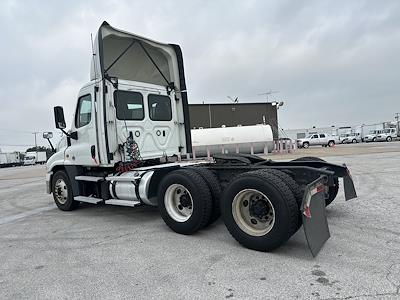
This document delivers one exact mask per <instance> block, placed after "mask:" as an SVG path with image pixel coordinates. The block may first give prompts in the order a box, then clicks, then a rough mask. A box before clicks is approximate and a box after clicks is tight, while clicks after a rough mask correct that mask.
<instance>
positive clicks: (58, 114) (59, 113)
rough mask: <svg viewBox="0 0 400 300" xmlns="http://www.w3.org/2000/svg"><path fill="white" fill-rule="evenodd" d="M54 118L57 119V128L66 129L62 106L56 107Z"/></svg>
mask: <svg viewBox="0 0 400 300" xmlns="http://www.w3.org/2000/svg"><path fill="white" fill-rule="evenodd" d="M54 120H55V121H56V128H58V129H65V128H66V127H67V125H66V124H65V118H64V110H63V108H62V106H55V107H54Z"/></svg>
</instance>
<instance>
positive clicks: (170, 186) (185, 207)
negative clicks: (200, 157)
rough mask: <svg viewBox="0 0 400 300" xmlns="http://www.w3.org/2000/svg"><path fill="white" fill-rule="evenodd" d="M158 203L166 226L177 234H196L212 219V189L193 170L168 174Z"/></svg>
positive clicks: (160, 190)
mask: <svg viewBox="0 0 400 300" xmlns="http://www.w3.org/2000/svg"><path fill="white" fill-rule="evenodd" d="M157 200H158V208H159V211H160V214H161V217H162V218H163V220H164V222H165V224H167V225H168V226H169V228H171V229H172V230H173V231H175V232H177V233H180V234H193V233H195V232H196V231H198V230H199V229H201V228H203V227H204V226H205V225H206V224H207V222H208V221H209V220H210V217H211V212H212V198H211V193H210V189H209V188H208V186H207V183H206V181H205V180H204V179H203V177H202V176H200V175H199V174H198V173H197V172H195V171H193V170H189V169H179V170H175V171H172V172H170V173H168V174H167V175H166V176H165V177H164V178H163V180H162V181H161V182H160V185H159V187H158V194H157Z"/></svg>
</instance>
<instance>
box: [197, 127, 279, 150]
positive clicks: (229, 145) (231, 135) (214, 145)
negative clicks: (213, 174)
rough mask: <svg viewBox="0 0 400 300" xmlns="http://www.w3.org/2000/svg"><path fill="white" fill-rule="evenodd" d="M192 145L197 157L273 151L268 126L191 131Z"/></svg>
mask: <svg viewBox="0 0 400 300" xmlns="http://www.w3.org/2000/svg"><path fill="white" fill-rule="evenodd" d="M191 134H192V145H193V149H194V151H195V153H196V155H197V156H206V155H207V149H208V151H209V152H210V154H216V153H222V152H224V153H235V152H237V151H238V152H240V153H251V148H253V152H254V153H262V152H264V151H265V149H266V148H267V149H268V152H271V151H272V149H273V135H272V129H271V126H269V125H263V124H260V125H251V126H237V127H219V128H204V129H192V131H191Z"/></svg>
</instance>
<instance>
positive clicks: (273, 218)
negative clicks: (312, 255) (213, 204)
mask: <svg viewBox="0 0 400 300" xmlns="http://www.w3.org/2000/svg"><path fill="white" fill-rule="evenodd" d="M221 212H222V216H223V219H224V222H225V225H226V227H227V229H228V231H229V232H230V234H231V235H232V236H233V237H234V238H235V239H236V240H237V241H238V242H239V243H240V244H242V245H243V246H245V247H246V248H249V249H253V250H257V251H271V250H273V249H275V248H277V247H279V246H281V245H282V244H283V243H284V242H286V241H287V240H288V239H289V238H290V237H291V236H292V235H293V234H294V233H295V232H296V230H297V229H298V219H299V213H300V212H299V209H298V206H297V203H296V199H295V197H294V196H293V193H292V192H291V191H290V189H289V187H288V186H287V185H286V183H285V182H284V181H283V180H282V179H281V178H279V177H278V176H276V175H275V174H273V173H269V172H266V171H265V170H262V171H252V172H247V173H244V174H241V175H239V176H237V177H236V178H235V179H233V180H232V181H231V183H230V184H229V185H228V186H227V188H226V189H225V191H224V195H223V199H222V202H221Z"/></svg>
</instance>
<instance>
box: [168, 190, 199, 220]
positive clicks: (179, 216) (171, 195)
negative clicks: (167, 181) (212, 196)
mask: <svg viewBox="0 0 400 300" xmlns="http://www.w3.org/2000/svg"><path fill="white" fill-rule="evenodd" d="M164 205H165V209H166V210H167V213H168V214H169V216H170V217H171V218H172V219H174V220H175V221H177V222H186V221H187V220H189V218H190V217H191V216H192V213H193V198H192V195H191V194H190V192H189V190H188V189H187V188H185V187H184V186H183V185H181V184H176V183H175V184H172V185H170V186H169V187H168V188H167V190H166V191H165V196H164Z"/></svg>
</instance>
